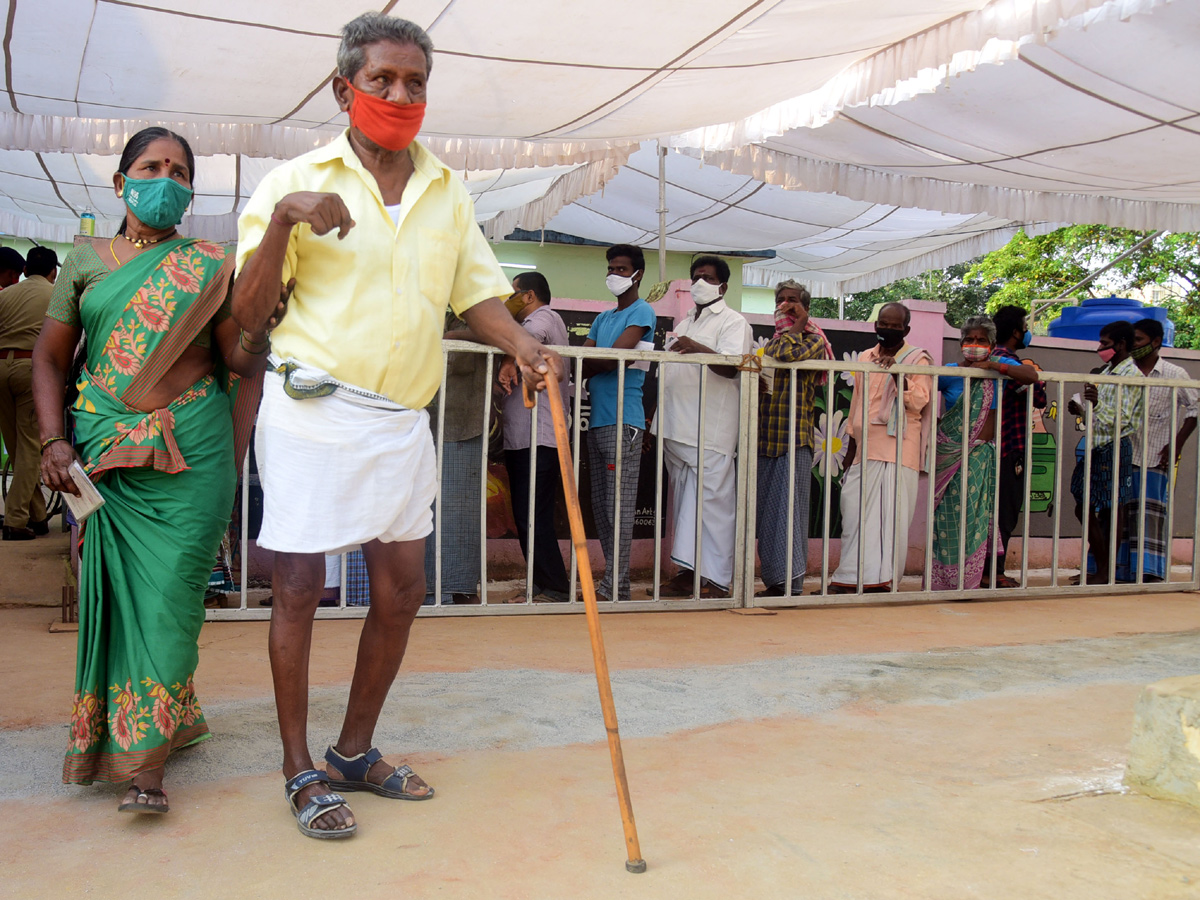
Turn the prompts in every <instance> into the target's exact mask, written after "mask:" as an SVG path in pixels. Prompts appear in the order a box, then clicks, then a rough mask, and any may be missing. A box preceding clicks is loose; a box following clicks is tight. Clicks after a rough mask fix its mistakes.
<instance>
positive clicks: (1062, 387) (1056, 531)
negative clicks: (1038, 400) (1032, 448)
mask: <svg viewBox="0 0 1200 900" xmlns="http://www.w3.org/2000/svg"><path fill="white" fill-rule="evenodd" d="M1066 395H1067V382H1065V381H1059V382H1058V397H1057V406H1055V408H1054V409H1055V416H1054V428H1055V437H1054V488H1053V496H1052V498H1051V500H1050V503H1051V506H1050V508H1051V509H1052V510H1054V516H1053V526H1052V529H1053V534H1052V536H1051V543H1050V587H1054V588H1056V587H1058V543H1059V536H1060V534H1061V532H1062V478H1063V420H1064V419H1066V417H1067V416H1070V415H1072V414H1071V411H1070V410H1069V409H1067V404H1066V403H1065V402H1064V400H1065V398H1066ZM1073 419H1074V417H1073V416H1072V420H1073ZM1029 477H1030V478H1033V473H1032V472H1030V473H1029ZM1025 505H1026V509H1027V510H1028V506H1029V504H1028V502H1026V504H1025ZM1022 540H1023V541H1026V542H1028V540H1029V514H1028V511H1027V512H1026V515H1025V537H1024V538H1022ZM1026 587H1028V584H1026Z"/></svg>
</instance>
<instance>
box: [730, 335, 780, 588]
mask: <svg viewBox="0 0 1200 900" xmlns="http://www.w3.org/2000/svg"><path fill="white" fill-rule="evenodd" d="M768 362H770V359H765V360H763V363H764V364H766V363H768ZM776 371H777V372H778V370H776ZM752 383H753V384H754V386H755V387H754V400H753V401H751V402H748V403H746V442H747V443H748V444H749V447H747V450H746V453H747V457H748V458H747V460H746V484H747V488H746V493H745V495H744V496H745V497H746V502H745V503H744V504H739V505H742V506H746V507H747V509H748V512H747V515H746V543H745V547H746V552H745V556H744V559H743V563H744V565H745V569H744V570H743V573H742V577H743V579H744V581H743V585H744V588H745V594H743V605H744V606H755V605H756V604H755V602H754V557H755V551H756V544H757V538H758V382H757V379H755V380H754V381H753V382H752Z"/></svg>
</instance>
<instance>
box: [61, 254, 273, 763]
mask: <svg viewBox="0 0 1200 900" xmlns="http://www.w3.org/2000/svg"><path fill="white" fill-rule="evenodd" d="M85 252H86V253H92V251H91V248H90V247H84V246H79V247H77V248H76V249H75V250H74V251H72V254H71V255H75V254H76V253H85ZM68 259H69V257H68ZM89 259H91V257H89ZM67 269H68V265H67V264H66V263H64V274H65V273H66V271H67ZM231 274H232V257H229V258H227V257H226V255H225V251H224V249H223V248H221V247H220V246H218V245H215V244H210V243H206V242H203V241H195V240H189V239H178V240H173V241H170V242H166V243H164V244H162V245H161V246H156V247H154V248H153V249H151V250H148V251H146V252H144V253H142V254H141V255H139V256H138V257H136V258H135V259H133V260H131V261H130V262H128V263H126V264H124V265H123V266H121V267H120V268H118V269H115V270H113V271H112V272H111V273H108V274H107V275H105V276H104V277H103V279H102V280H99V281H98V282H97V283H92V284H90V285H89V289H88V290H87V292H86V293H85V294H84V296H83V300H82V302H79V304H78V305H79V318H80V322H81V324H82V326H83V328H84V331H85V332H86V333H87V335H88V337H89V340H88V351H87V363H86V367H85V369H84V372H83V375H82V377H81V380H80V384H79V390H80V393H79V398H78V400H77V401H76V402H75V404H74V408H73V418H74V426H75V447H76V449H77V450H78V451H79V455H80V456H81V457H82V459H83V465H84V468H85V469H86V470H87V472H88V474H89V475H90V476H91V478H92V480H93V481H94V482H95V483H96V487H97V488H98V489H99V491H100V493H101V494H102V495H103V496H104V499H105V504H104V506H102V507H101V508H100V509H99V510H98V511H97V512H96V513H95V514H94V515H93V516H92V517H91V518H90V519H88V521H87V522H86V523H85V526H84V532H83V548H82V553H81V558H80V575H79V647H78V659H77V667H76V675H75V698H74V709H73V710H72V714H71V735H70V743H69V746H68V748H67V754H66V760H65V762H64V764H63V781H65V782H69V783H78V784H90V783H91V782H92V781H93V780H100V781H124V780H127V779H129V778H130V777H131V776H132V775H134V774H135V773H137V772H139V771H142V770H145V769H153V768H157V767H159V766H161V765H163V763H164V762H165V760H166V758H167V756H168V754H169V753H170V752H171V751H172V750H174V749H177V748H179V747H184V746H187V745H189V744H194V743H196V742H198V741H202V740H204V739H206V738H207V737H208V736H209V735H208V726H207V725H206V724H205V721H204V714H203V713H202V712H201V710H200V706H199V704H198V703H197V701H196V694H195V689H194V686H193V678H194V675H195V671H196V664H197V662H198V659H199V651H198V648H197V640H198V637H199V634H200V627H201V625H202V624H203V622H204V592H205V588H206V586H207V584H208V580H209V574H210V573H211V571H212V565H213V559H214V557H215V554H216V551H217V547H218V546H219V545H220V542H221V537H222V535H223V534H224V532H225V529H226V528H227V527H228V524H229V518H230V513H231V511H232V509H233V501H234V493H235V486H236V483H237V465H238V460H239V459H240V458H241V454H242V453H243V452H244V451H245V447H246V442H247V439H248V436H249V426H250V425H251V424H252V422H253V416H254V412H255V409H256V407H257V401H258V396H259V390H260V387H261V381H260V380H259V379H239V378H238V377H237V376H236V375H232V374H230V373H227V372H225V371H224V370H223V369H221V368H220V367H218V370H217V371H216V372H215V373H214V374H212V375H208V376H206V377H204V378H202V379H200V380H199V381H198V382H196V383H195V384H193V385H192V386H191V387H190V388H188V389H187V390H186V391H184V392H183V393H182V394H181V395H180V396H179V397H177V398H176V399H175V400H173V401H172V402H171V403H170V404H168V405H167V406H166V407H165V408H162V409H156V410H153V411H151V412H142V411H140V410H138V409H137V408H136V407H137V405H139V404H140V403H141V401H142V399H143V398H144V397H146V396H147V395H148V394H149V391H150V390H151V389H152V388H153V387H154V386H155V384H156V383H157V382H158V380H159V379H160V378H161V377H162V376H163V374H164V373H166V372H167V371H168V370H169V369H170V368H171V366H172V365H173V364H174V363H175V362H176V361H177V360H178V359H179V357H180V355H181V354H182V353H183V351H184V350H185V349H186V348H187V347H188V346H189V344H191V343H192V342H193V339H195V338H196V337H197V335H199V334H200V333H201V331H202V330H203V329H204V328H205V327H206V326H207V325H208V323H209V322H210V321H211V320H213V318H214V316H215V315H216V314H217V312H218V311H219V310H220V308H221V305H222V302H223V301H224V299H225V297H226V295H227V293H228V289H229V281H230V276H231ZM93 281H96V279H94V278H93ZM75 296H76V298H78V296H79V294H78V293H76V295H75ZM235 433H236V439H235Z"/></svg>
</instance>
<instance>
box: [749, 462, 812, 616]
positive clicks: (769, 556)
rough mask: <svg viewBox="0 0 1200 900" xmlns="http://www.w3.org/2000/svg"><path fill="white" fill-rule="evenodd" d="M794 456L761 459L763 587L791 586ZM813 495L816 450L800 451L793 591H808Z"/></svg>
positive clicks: (758, 530) (759, 525)
mask: <svg viewBox="0 0 1200 900" xmlns="http://www.w3.org/2000/svg"><path fill="white" fill-rule="evenodd" d="M790 461H791V456H790V455H789V454H786V453H785V454H784V455H783V456H763V455H761V454H760V455H759V457H758V516H757V519H756V523H755V531H756V533H757V535H758V560H759V563H760V566H761V569H760V572H761V575H762V580H763V584H765V585H766V586H767V587H776V586H783V585H786V584H787V563H788V545H787V527H788V480H789V469H790V466H789V463H790ZM811 493H812V448H810V447H797V448H796V484H795V490H794V491H793V492H792V546H791V554H792V590H791V593H793V594H799V593H801V592H802V591H803V589H804V570H805V569H806V568H807V566H808V507H809V497H810V495H811Z"/></svg>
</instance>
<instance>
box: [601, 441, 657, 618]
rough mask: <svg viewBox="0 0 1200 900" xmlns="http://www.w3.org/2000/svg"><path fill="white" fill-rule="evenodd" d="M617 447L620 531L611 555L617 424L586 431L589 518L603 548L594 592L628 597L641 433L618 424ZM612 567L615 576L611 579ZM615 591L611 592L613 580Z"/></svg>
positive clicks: (615, 498) (619, 598) (640, 454)
mask: <svg viewBox="0 0 1200 900" xmlns="http://www.w3.org/2000/svg"><path fill="white" fill-rule="evenodd" d="M620 427H621V431H622V437H621V440H620V448H621V497H620V501H621V522H620V527H621V535H620V541H619V545H618V546H617V548H616V554H615V555H614V548H613V524H614V516H615V511H616V508H617V472H616V462H617V446H618V439H617V426H616V425H602V426H601V427H599V428H590V429H588V433H587V444H588V468H589V469H590V470H591V485H592V520H593V521H594V522H595V523H596V532H597V537H599V539H600V548H601V550H603V551H604V563H605V565H604V578H603V579H601V581H600V584H599V585H597V587H596V593H597V594H601V595H603V596H605V597H608V598H610V599H613V600H628V599H629V549H630V546H631V545H632V543H633V518H634V515H635V514H636V512H637V489H638V476H639V475H640V473H641V466H642V436H643V435H644V434H645V433H646V432H645V431H644V430H643V429H641V428H634V427H633V426H632V425H622V426H620ZM614 570H615V571H616V572H617V576H616V578H615V579H614V577H613V573H614ZM614 581H615V582H616V588H617V593H616V595H614V594H613V582H614Z"/></svg>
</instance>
